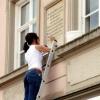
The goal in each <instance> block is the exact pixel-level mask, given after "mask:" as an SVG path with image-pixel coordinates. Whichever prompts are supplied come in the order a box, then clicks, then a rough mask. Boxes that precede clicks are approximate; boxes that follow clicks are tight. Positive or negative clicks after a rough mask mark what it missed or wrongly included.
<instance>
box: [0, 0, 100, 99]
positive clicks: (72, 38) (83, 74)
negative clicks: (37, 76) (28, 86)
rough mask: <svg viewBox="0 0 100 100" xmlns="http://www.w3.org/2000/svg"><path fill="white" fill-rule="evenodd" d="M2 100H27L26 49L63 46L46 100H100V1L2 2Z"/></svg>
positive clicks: (0, 87) (0, 93) (0, 4)
mask: <svg viewBox="0 0 100 100" xmlns="http://www.w3.org/2000/svg"><path fill="white" fill-rule="evenodd" d="M0 26H1V27H0V100H23V98H24V87H23V77H24V75H25V72H26V70H27V67H28V66H27V63H26V62H25V59H24V52H23V44H24V42H25V39H24V38H25V35H26V34H27V33H28V32H36V33H37V34H38V35H39V37H40V42H41V44H47V45H48V46H49V47H50V46H51V42H50V40H48V38H47V37H48V36H53V37H55V38H56V40H57V41H58V48H57V50H56V53H55V56H54V60H53V63H52V66H51V68H50V71H49V74H48V76H47V80H46V85H45V88H44V89H43V92H42V95H41V100H100V27H99V26H100V0H0Z"/></svg>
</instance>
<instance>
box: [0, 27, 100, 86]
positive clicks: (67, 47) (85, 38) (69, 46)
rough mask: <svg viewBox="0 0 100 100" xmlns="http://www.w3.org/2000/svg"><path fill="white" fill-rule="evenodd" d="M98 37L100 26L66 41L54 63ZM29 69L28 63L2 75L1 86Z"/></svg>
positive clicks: (57, 51)
mask: <svg viewBox="0 0 100 100" xmlns="http://www.w3.org/2000/svg"><path fill="white" fill-rule="evenodd" d="M97 39H100V28H99V27H98V28H96V29H94V30H93V31H91V32H89V33H86V34H84V35H82V36H81V37H79V38H77V39H75V40H73V41H71V42H69V43H66V44H64V45H62V46H60V47H59V48H58V49H57V50H56V53H55V56H54V61H53V64H55V63H58V62H61V61H62V57H64V56H66V55H67V54H68V53H69V54H70V53H71V52H73V51H74V50H77V48H81V46H82V45H88V44H89V43H91V42H94V41H96V40H97ZM26 70H27V65H25V66H23V67H21V68H19V69H17V70H15V71H13V72H11V73H9V74H6V75H4V76H2V77H0V86H2V85H4V84H7V82H8V81H11V80H13V79H15V78H16V77H18V76H20V75H22V74H24V73H25V72H26Z"/></svg>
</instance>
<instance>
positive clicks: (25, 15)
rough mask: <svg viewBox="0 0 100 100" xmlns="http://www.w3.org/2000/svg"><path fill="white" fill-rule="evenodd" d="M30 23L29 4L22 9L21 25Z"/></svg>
mask: <svg viewBox="0 0 100 100" xmlns="http://www.w3.org/2000/svg"><path fill="white" fill-rule="evenodd" d="M28 21H29V3H27V4H25V5H24V6H22V8H21V25H23V24H25V23H26V22H28Z"/></svg>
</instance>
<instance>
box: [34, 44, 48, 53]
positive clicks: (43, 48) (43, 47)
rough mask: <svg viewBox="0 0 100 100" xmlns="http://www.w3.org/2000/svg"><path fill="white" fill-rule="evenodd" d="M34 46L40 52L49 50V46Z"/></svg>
mask: <svg viewBox="0 0 100 100" xmlns="http://www.w3.org/2000/svg"><path fill="white" fill-rule="evenodd" d="M35 48H36V49H37V50H39V51H40V52H49V51H50V48H48V47H46V46H43V45H36V46H35Z"/></svg>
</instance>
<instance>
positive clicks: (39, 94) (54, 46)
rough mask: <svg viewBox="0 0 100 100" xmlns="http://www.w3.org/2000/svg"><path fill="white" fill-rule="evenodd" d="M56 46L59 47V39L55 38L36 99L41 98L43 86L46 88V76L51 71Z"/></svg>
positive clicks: (39, 99)
mask: <svg viewBox="0 0 100 100" xmlns="http://www.w3.org/2000/svg"><path fill="white" fill-rule="evenodd" d="M56 48H57V41H56V40H53V42H52V46H51V50H50V53H49V56H48V59H47V63H46V66H45V71H44V73H43V76H42V81H41V85H40V89H39V92H38V95H37V99H36V100H41V94H42V90H43V88H44V86H45V84H46V78H47V75H48V73H49V69H50V65H51V63H52V60H53V56H54V53H55V50H56Z"/></svg>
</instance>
